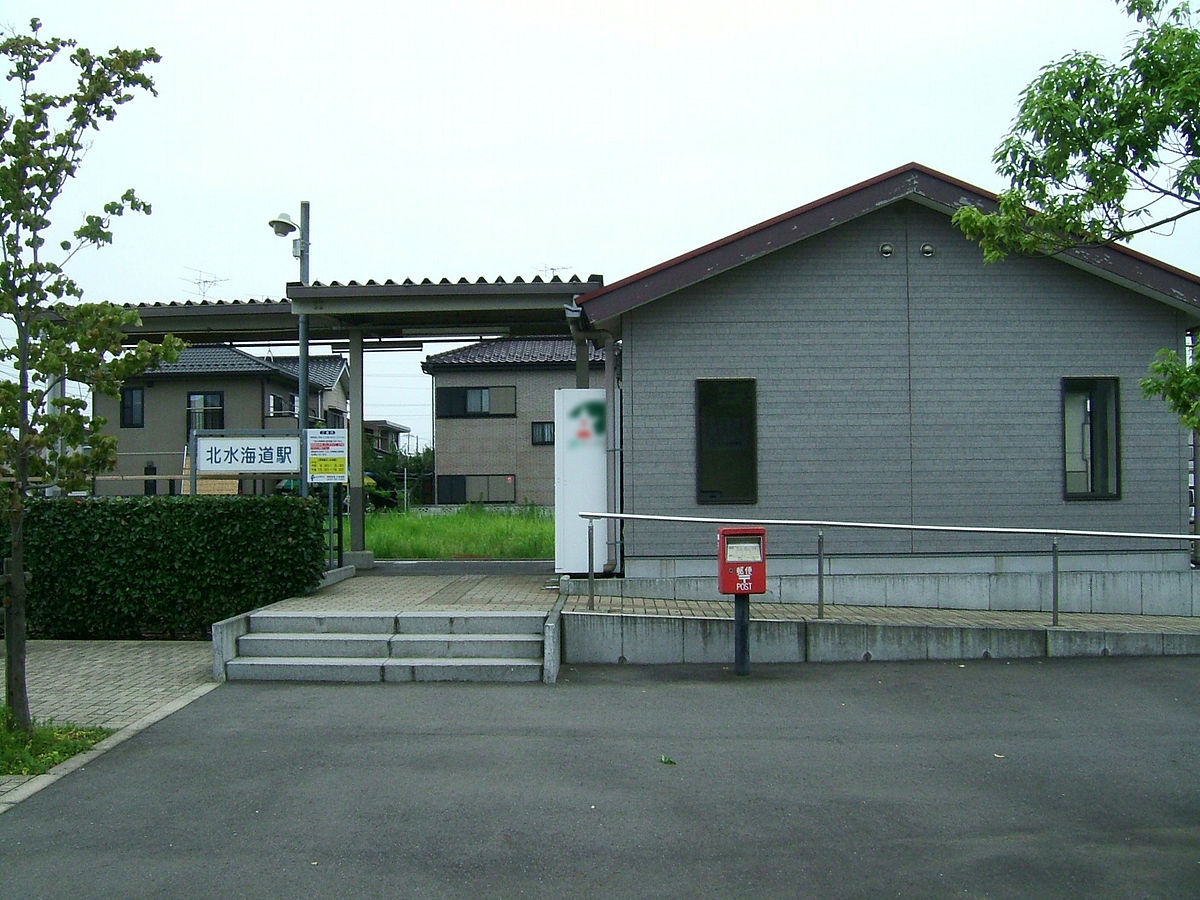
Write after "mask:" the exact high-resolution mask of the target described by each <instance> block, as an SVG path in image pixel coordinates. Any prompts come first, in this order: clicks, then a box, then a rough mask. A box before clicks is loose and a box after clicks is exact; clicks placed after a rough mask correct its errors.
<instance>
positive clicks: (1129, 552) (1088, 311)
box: [475, 163, 1200, 613]
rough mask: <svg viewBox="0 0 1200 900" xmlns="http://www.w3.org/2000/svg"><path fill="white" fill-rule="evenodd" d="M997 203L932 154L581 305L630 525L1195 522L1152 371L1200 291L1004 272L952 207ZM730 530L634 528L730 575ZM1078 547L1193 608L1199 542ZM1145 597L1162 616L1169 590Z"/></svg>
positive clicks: (1177, 528) (1099, 567)
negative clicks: (612, 427) (602, 356)
mask: <svg viewBox="0 0 1200 900" xmlns="http://www.w3.org/2000/svg"><path fill="white" fill-rule="evenodd" d="M994 200H995V198H994V196H992V195H989V194H987V193H986V192H985V191H982V190H980V189H978V188H975V187H972V186H970V185H967V184H965V183H963V182H960V181H958V180H956V179H953V178H950V177H949V176H946V175H943V174H940V173H938V172H935V171H932V170H930V169H927V168H925V167H923V166H920V165H917V164H915V163H914V164H911V165H908V166H904V167H902V168H900V169H896V170H894V171H892V172H888V173H885V174H884V175H881V176H879V177H877V178H873V179H871V180H869V181H866V182H863V183H862V184H858V185H855V186H854V187H851V188H848V189H846V190H844V191H840V192H838V193H836V194H834V195H832V196H829V197H825V198H823V199H821V200H818V201H816V202H815V203H811V204H808V205H806V206H802V207H800V208H798V209H795V210H792V211H790V212H787V213H784V214H783V215H781V216H778V217H776V218H774V219H771V220H769V221H767V222H763V223H761V224H759V225H755V226H753V227H751V228H748V229H745V230H744V231H740V232H738V233H736V234H733V235H731V236H729V237H726V238H723V239H721V240H718V241H715V242H713V243H711V244H708V245H706V246H704V247H701V248H699V249H697V250H694V251H692V252H690V253H686V254H684V255H682V256H679V257H677V258H675V259H672V260H669V261H667V262H664V263H662V264H660V265H657V266H655V267H653V268H651V269H648V270H646V271H644V272H641V273H639V274H636V275H633V276H631V277H629V278H626V279H623V280H621V281H618V282H616V283H614V284H611V285H608V286H605V287H603V288H600V289H598V290H595V291H592V292H590V293H588V294H586V295H585V296H583V297H581V298H580V299H579V301H578V306H579V307H580V308H581V309H582V310H583V315H584V317H585V327H587V328H589V329H593V330H601V331H607V332H609V333H610V334H611V335H612V336H613V337H614V338H616V339H619V340H620V341H621V361H622V391H621V393H622V409H621V416H622V420H621V421H622V434H623V435H624V441H623V446H622V448H621V449H622V456H621V459H622V469H621V476H620V477H621V485H622V489H621V497H622V504H623V506H622V509H621V510H620V511H623V512H625V513H634V514H646V515H671V516H682V517H689V516H692V517H725V518H730V519H737V520H742V521H759V520H768V519H772V520H800V519H803V520H836V521H848V522H863V523H901V524H912V523H920V524H941V525H960V526H1012V527H1031V528H1057V529H1079V530H1100V531H1121V532H1141V533H1154V534H1179V533H1183V532H1186V531H1187V530H1188V524H1189V523H1188V486H1187V472H1188V461H1189V457H1190V452H1191V451H1190V447H1189V438H1188V435H1187V434H1186V433H1185V432H1184V431H1183V430H1182V429H1181V428H1180V426H1179V424H1178V422H1177V421H1176V419H1175V417H1174V416H1173V415H1172V414H1171V413H1170V412H1169V411H1168V410H1167V408H1166V406H1165V405H1164V404H1163V403H1162V401H1160V400H1157V399H1147V398H1145V397H1143V396H1142V394H1141V391H1140V390H1139V386H1138V381H1139V379H1140V378H1142V377H1143V376H1144V375H1145V374H1146V372H1147V365H1148V364H1149V362H1150V361H1151V360H1152V359H1153V358H1154V355H1155V353H1156V351H1158V350H1159V349H1160V348H1164V347H1168V348H1172V349H1175V350H1177V351H1179V352H1180V353H1182V352H1183V351H1184V347H1185V340H1186V335H1187V332H1188V330H1189V329H1192V328H1196V327H1197V326H1198V325H1200V278H1197V277H1196V276H1195V275H1191V274H1189V273H1186V272H1182V271H1179V270H1177V269H1174V268H1172V267H1170V266H1167V265H1164V264H1162V263H1159V262H1156V261H1154V260H1151V259H1149V258H1147V257H1145V256H1143V255H1141V254H1138V253H1135V252H1132V251H1130V250H1127V249H1124V248H1122V247H1111V246H1110V247H1090V248H1083V249H1079V250H1076V251H1072V252H1068V253H1064V254H1062V255H1060V256H1057V257H1054V258H1027V257H1021V258H1017V257H1013V258H1009V259H1007V260H1005V261H1003V262H1000V263H995V264H985V263H984V262H983V261H982V258H981V254H980V251H979V248H978V246H976V245H975V244H974V243H972V242H971V241H969V240H967V239H966V238H964V237H963V235H962V234H961V233H960V232H959V231H958V230H957V229H956V228H955V227H954V225H953V224H952V223H951V222H950V216H951V214H952V213H953V212H954V210H955V209H956V208H958V207H959V206H961V205H963V204H966V203H970V204H978V205H980V206H982V207H985V208H986V207H988V206H989V205H990V204H993V203H994ZM475 383H476V384H483V383H484V382H483V381H477V382H475ZM714 528H715V526H713V525H710V524H709V525H706V524H687V523H662V522H645V521H630V522H628V523H627V524H626V525H625V526H624V528H623V532H622V534H621V536H620V540H621V543H620V549H621V551H622V552H621V559H620V564H621V566H622V567H623V571H624V573H625V575H626V576H627V577H643V576H644V577H646V578H650V577H654V578H659V579H661V578H663V577H667V578H671V577H676V578H678V577H682V576H709V575H713V574H715V573H714V572H713V565H714V563H713V547H714ZM1050 543H1051V539H1050V538H1049V537H1048V536H1043V537H1033V536H1010V535H997V534H992V535H980V534H955V533H931V532H912V531H903V530H898V531H891V530H874V529H852V528H838V529H830V530H828V532H827V533H826V535H825V546H826V551H827V553H828V554H829V556H828V557H827V559H826V565H827V566H828V567H829V569H828V571H832V572H835V573H850V572H862V573H872V574H878V575H885V576H892V575H901V574H906V573H925V574H930V575H945V574H948V573H965V572H980V573H984V574H985V578H986V576H988V575H994V574H995V573H996V572H1006V571H1007V572H1014V573H1019V572H1025V573H1030V572H1039V573H1040V572H1043V571H1045V570H1046V569H1047V568H1048V566H1049V562H1048V560H1049V550H1050V549H1051V548H1050ZM816 544H817V539H816V535H815V529H811V528H799V527H791V528H788V527H781V528H773V529H772V530H771V532H770V535H769V541H768V545H769V546H768V554H769V567H768V571H769V572H772V573H774V574H779V575H783V574H797V575H799V574H805V573H807V574H809V575H812V574H813V573H815V568H814V556H815V554H816V552H817V546H816ZM1061 544H1062V548H1061V549H1062V552H1063V554H1064V566H1065V567H1067V568H1076V569H1087V570H1088V571H1089V572H1093V573H1100V574H1097V575H1095V576H1094V577H1092V581H1091V582H1089V584H1090V585H1091V586H1090V587H1083V588H1081V589H1080V590H1081V591H1085V592H1086V591H1093V590H1094V591H1095V592H1097V596H1098V593H1099V592H1101V591H1102V590H1103V584H1102V582H1103V579H1104V578H1106V577H1107V578H1110V579H1111V578H1117V579H1120V578H1121V577H1123V576H1124V573H1130V572H1139V571H1143V570H1146V571H1149V570H1154V571H1156V572H1160V573H1163V572H1165V573H1167V574H1169V575H1171V576H1172V577H1175V578H1176V580H1175V581H1171V580H1170V579H1169V578H1168V579H1167V580H1166V581H1161V580H1160V587H1161V586H1162V585H1167V587H1166V588H1163V589H1162V590H1159V589H1157V588H1156V590H1158V593H1156V594H1154V596H1155V597H1157V598H1159V599H1162V597H1164V596H1166V597H1168V598H1169V597H1171V596H1173V593H1172V591H1174V590H1175V589H1172V588H1170V585H1172V584H1173V585H1175V588H1177V589H1178V590H1177V591H1176V592H1177V593H1178V595H1179V597H1180V598H1183V600H1184V601H1186V605H1187V606H1188V608H1187V610H1186V611H1187V612H1189V613H1190V612H1191V608H1190V604H1191V602H1192V601H1191V595H1192V590H1193V588H1192V587H1191V586H1190V585H1191V580H1193V579H1190V577H1188V572H1187V569H1188V560H1189V554H1188V547H1187V545H1186V544H1185V543H1183V542H1181V541H1178V540H1171V539H1166V538H1158V539H1149V540H1144V541H1131V540H1128V539H1126V540H1123V541H1114V540H1111V539H1106V538H1100V537H1064V538H1063V539H1062V541H1061ZM831 560H832V561H831ZM1089 577H1091V576H1089ZM1179 578H1184V581H1182V582H1181V581H1179V580H1178V579H1179ZM813 580H814V581H815V579H813ZM885 582H886V579H883V580H880V581H878V582H877V583H875V585H874V586H872V587H869V588H868V589H864V592H863V593H862V595H861V597H859V598H851V599H850V600H849V602H855V600H856V599H862V600H866V601H869V602H895V603H900V604H901V605H906V603H908V602H918V603H929V602H933V603H937V602H939V599H938V591H939V590H941V591H942V592H943V594H944V595H946V596H943V597H942V599H941V601H940V602H943V603H944V605H958V604H963V605H988V604H990V605H992V606H997V605H999V606H1003V605H1006V604H1007V605H1008V606H1010V608H1011V607H1012V606H1018V607H1019V606H1021V605H1022V604H1024V603H1030V602H1031V603H1033V604H1035V605H1034V608H1036V604H1037V603H1039V602H1042V601H1039V600H1038V599H1037V598H1036V597H1034V598H1033V599H1032V600H1030V599H1029V598H1028V597H1026V598H1019V597H1015V596H1014V597H1012V598H1008V599H1007V600H998V598H997V597H996V593H995V588H994V583H993V587H992V588H990V589H989V588H988V587H987V582H986V580H985V581H984V582H981V583H982V584H984V587H983V588H981V589H979V590H981V591H982V595H980V594H978V593H976V590H977V589H976V588H964V587H963V583H962V582H955V583H954V584H951V583H950V582H949V581H946V580H945V579H942V581H940V582H939V581H936V580H933V581H931V580H925V581H924V582H922V584H921V587H920V591H919V592H920V593H921V596H920V597H916V596H905V594H906V592H908V593H914V594H915V593H916V592H909V591H908V588H905V587H904V585H903V584H901V582H900V581H897V580H896V579H893V581H892V582H891V584H892V587H887V585H886V583H885ZM864 583H865V582H860V587H861V585H862V584H864ZM846 584H849V582H847V583H846ZM939 585H940V587H939ZM809 586H810V587H811V583H810V585H809ZM1010 587H1012V585H1011V584H1010ZM1125 587H1126V590H1125V591H1124V593H1125V594H1126V595H1129V596H1132V598H1133V599H1132V600H1131V601H1130V602H1131V603H1132V604H1134V605H1137V606H1138V608H1137V609H1136V610H1132V611H1137V612H1141V611H1151V608H1150V607H1151V605H1152V603H1151V600H1150V597H1151V593H1152V592H1151V591H1150V590H1149V588H1147V589H1146V590H1147V593H1146V594H1145V595H1143V594H1142V593H1141V587H1139V586H1138V585H1137V584H1126V585H1125ZM773 590H774V589H773ZM781 590H782V589H781ZM806 590H808V588H806ZM850 590H851V589H850V588H849V587H847V588H846V591H847V597H849V592H850ZM989 590H991V593H990V594H989V593H988V592H989ZM1012 590H1013V591H1014V593H1017V594H1019V593H1020V592H1021V591H1020V588H1019V585H1018V586H1017V587H1012ZM888 591H892V593H891V594H890V595H889V594H888ZM955 591H957V592H958V593H959V594H960V596H956V597H950V596H949V594H950V593H952V592H955ZM964 591H965V593H964ZM783 592H784V593H786V591H783ZM1134 595H1136V596H1134ZM804 596H805V597H807V596H808V594H805V595H804ZM1076 599H1077V600H1078V603H1079V604H1083V603H1085V602H1090V601H1087V600H1086V599H1078V598H1076ZM1072 602H1076V601H1075V600H1073V601H1072ZM1153 602H1155V603H1157V602H1158V600H1155V601H1153ZM1164 603H1165V601H1164ZM1098 604H1099V601H1097V602H1096V604H1095V605H1093V606H1089V607H1088V608H1089V609H1096V610H1097V611H1099V606H1098ZM1142 604H1145V606H1144V607H1143V605H1142ZM1160 609H1163V610H1165V605H1164V606H1163V607H1160ZM1171 609H1172V610H1175V607H1174V606H1172V607H1171ZM1178 611H1184V610H1183V609H1182V607H1181V608H1180V609H1179V610H1178Z"/></svg>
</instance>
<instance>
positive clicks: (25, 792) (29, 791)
mask: <svg viewBox="0 0 1200 900" xmlns="http://www.w3.org/2000/svg"><path fill="white" fill-rule="evenodd" d="M216 687H218V685H217V684H215V683H212V684H202V685H200V686H199V687H196V688H193V689H192V690H190V691H188V692H187V693H186V694H184V695H183V696H182V697H176V698H175V699H174V700H168V701H167V702H165V703H160V704H159V705H158V706H156V707H155V708H154V709H152V710H150V712H148V713H146V715H144V716H142V717H141V718H140V719H138V720H137V721H136V722H133V723H132V724H130V725H126V726H125V727H124V728H122V729H121V730H120V731H118V732H117V733H116V734H110V735H109V736H108V737H106V738H105V739H104V740H102V741H100V742H99V743H98V744H96V745H95V746H93V747H92V749H90V750H87V751H84V752H83V753H79V754H77V755H75V756H72V757H71V758H70V759H68V760H66V761H65V762H61V763H59V764H58V765H57V766H55V767H54V768H53V769H51V770H50V771H49V772H46V773H45V774H43V775H34V776H33V777H32V778H30V779H29V781H27V782H25V783H24V784H21V785H18V786H17V787H15V788H13V789H12V790H11V791H9V792H8V793H6V794H4V798H3V800H0V815H2V814H4V813H6V812H8V811H9V810H10V809H12V808H13V807H14V806H16V805H17V804H18V803H20V802H21V801H22V800H25V799H27V798H29V797H32V796H33V795H34V794H36V793H37V792H38V791H40V790H41V789H42V788H45V787H49V786H50V785H52V784H54V782H56V781H58V780H59V779H60V778H62V777H64V776H66V775H70V774H71V773H72V772H74V771H76V770H78V769H82V768H83V767H84V766H86V765H87V764H88V763H90V762H91V761H92V760H94V759H96V757H98V756H100V755H101V754H103V753H107V752H108V751H109V750H111V749H112V748H113V747H116V746H117V745H119V744H123V743H125V741H127V740H129V739H130V738H131V737H133V736H134V735H135V734H138V733H140V732H142V731H145V730H146V729H147V728H149V727H150V726H151V725H153V724H154V723H155V722H159V721H161V720H163V719H165V718H166V717H167V716H169V715H171V714H172V713H175V712H178V711H179V710H181V709H183V708H184V707H185V706H187V705H188V704H189V703H191V702H192V701H193V700H199V699H200V698H201V697H203V696H204V695H205V694H207V693H208V692H209V691H211V690H213V689H214V688H216Z"/></svg>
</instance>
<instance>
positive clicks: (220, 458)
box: [196, 434, 300, 474]
mask: <svg viewBox="0 0 1200 900" xmlns="http://www.w3.org/2000/svg"><path fill="white" fill-rule="evenodd" d="M196 471H197V472H238V473H249V472H279V473H285V474H286V473H295V472H299V471H300V438H299V436H297V435H287V434H281V435H278V436H270V437H197V438H196Z"/></svg>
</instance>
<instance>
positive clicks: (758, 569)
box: [717, 525, 767, 594]
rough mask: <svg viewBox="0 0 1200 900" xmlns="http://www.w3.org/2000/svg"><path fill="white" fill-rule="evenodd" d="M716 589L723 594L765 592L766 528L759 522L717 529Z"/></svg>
mask: <svg viewBox="0 0 1200 900" xmlns="http://www.w3.org/2000/svg"><path fill="white" fill-rule="evenodd" d="M717 590H718V591H720V592H721V593H722V594H765V593H766V592H767V529H765V528H763V527H762V526H761V525H736V526H730V527H725V528H718V529H717Z"/></svg>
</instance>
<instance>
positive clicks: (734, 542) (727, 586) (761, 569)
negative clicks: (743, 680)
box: [717, 525, 767, 675]
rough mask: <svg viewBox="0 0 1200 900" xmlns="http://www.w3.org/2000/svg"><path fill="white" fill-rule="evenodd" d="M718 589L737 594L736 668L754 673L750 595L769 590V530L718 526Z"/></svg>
mask: <svg viewBox="0 0 1200 900" xmlns="http://www.w3.org/2000/svg"><path fill="white" fill-rule="evenodd" d="M717 590H719V591H720V592H721V593H722V594H733V671H734V674H736V675H749V674H750V595H751V594H765V593H766V592H767V530H766V529H765V528H763V527H762V526H760V525H736V526H727V527H723V528H718V529H717Z"/></svg>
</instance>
